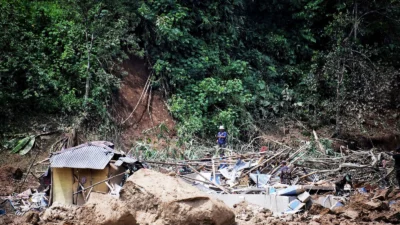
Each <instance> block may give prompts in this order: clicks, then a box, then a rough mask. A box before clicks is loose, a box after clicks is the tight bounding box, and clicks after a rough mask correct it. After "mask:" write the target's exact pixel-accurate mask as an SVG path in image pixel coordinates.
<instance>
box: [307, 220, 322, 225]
mask: <svg viewBox="0 0 400 225" xmlns="http://www.w3.org/2000/svg"><path fill="white" fill-rule="evenodd" d="M308 225H320V223H318V222H315V221H311V222H309V223H308Z"/></svg>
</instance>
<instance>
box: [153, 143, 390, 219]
mask: <svg viewBox="0 0 400 225" xmlns="http://www.w3.org/2000/svg"><path fill="white" fill-rule="evenodd" d="M316 140H317V142H316V143H314V144H312V143H311V142H302V143H301V145H300V146H298V147H297V148H293V147H289V146H286V145H284V144H281V143H276V145H274V146H269V147H266V146H264V147H262V148H261V150H260V151H259V152H247V153H245V154H236V153H235V152H232V151H230V152H229V151H225V152H229V153H228V154H227V155H224V156H218V157H211V155H210V154H209V155H208V157H205V158H202V159H199V160H182V161H177V162H156V161H146V163H147V164H151V165H152V166H153V168H154V169H157V168H158V169H159V170H160V171H163V172H166V173H173V174H176V175H177V176H179V177H180V178H182V179H184V180H186V181H187V182H188V183H191V184H192V185H195V186H196V187H197V188H199V189H200V190H202V191H204V192H206V193H208V194H211V195H213V196H214V197H215V198H218V199H221V200H222V201H224V202H225V203H226V204H227V205H228V206H231V207H233V205H234V204H237V203H238V202H240V201H243V200H244V201H246V202H248V203H252V204H255V205H258V206H261V207H264V208H267V209H269V210H271V211H272V212H273V213H274V214H275V215H281V214H294V213H297V212H302V211H305V210H306V209H308V208H310V207H311V204H312V203H318V204H321V205H323V206H324V207H327V208H329V209H333V208H335V207H342V206H344V205H345V204H346V202H347V201H348V196H349V194H350V192H354V191H357V189H355V188H354V187H356V186H362V185H363V184H366V183H368V184H369V183H376V184H377V185H376V187H377V186H378V185H380V187H381V188H385V187H386V186H387V185H388V184H389V180H388V175H389V174H390V173H391V172H392V171H393V164H391V163H387V161H388V160H387V159H388V158H389V155H387V154H385V153H382V152H379V153H375V152H374V150H370V151H352V150H349V149H347V148H344V147H342V148H341V152H340V153H335V152H330V151H328V150H326V149H324V147H323V145H322V144H321V143H320V142H319V141H318V139H317V138H316ZM216 155H218V154H216ZM282 162H285V163H284V164H282ZM282 170H284V171H285V173H282ZM351 178H352V180H350V179H351ZM340 183H342V186H343V187H342V189H343V190H342V189H340V190H338V187H340ZM345 184H346V185H345ZM363 190H364V189H360V191H363ZM364 191H365V190H364ZM315 193H318V194H331V195H330V196H327V197H325V196H324V197H321V198H320V199H316V200H313V201H311V197H310V194H315ZM338 194H339V195H341V196H340V197H338V196H333V195H338Z"/></svg>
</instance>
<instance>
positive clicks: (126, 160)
mask: <svg viewBox="0 0 400 225" xmlns="http://www.w3.org/2000/svg"><path fill="white" fill-rule="evenodd" d="M135 162H137V160H136V159H134V158H130V157H120V158H119V159H118V160H117V161H116V162H115V163H114V164H115V165H116V166H121V165H122V164H123V163H127V164H133V163H135Z"/></svg>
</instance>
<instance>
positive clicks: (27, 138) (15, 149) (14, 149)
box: [11, 137, 31, 154]
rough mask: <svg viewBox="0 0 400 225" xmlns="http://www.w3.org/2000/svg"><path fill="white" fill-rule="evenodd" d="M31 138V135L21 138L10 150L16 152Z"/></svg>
mask: <svg viewBox="0 0 400 225" xmlns="http://www.w3.org/2000/svg"><path fill="white" fill-rule="evenodd" d="M30 139H31V137H25V138H22V139H21V140H19V141H18V143H17V146H15V148H13V150H11V153H14V154H15V153H18V152H19V151H20V150H21V149H22V148H23V147H25V145H26V144H27V143H28V141H29V140H30Z"/></svg>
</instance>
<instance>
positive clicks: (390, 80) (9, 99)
mask: <svg viewBox="0 0 400 225" xmlns="http://www.w3.org/2000/svg"><path fill="white" fill-rule="evenodd" d="M399 7H400V1H398V0H340V1H336V0H335V1H334V0H266V1H261V0H247V1H246V0H148V1H142V0H137V1H136V0H135V1H132V0H53V1H49V0H48V1H43V0H33V1H32V0H1V1H0V30H1V34H0V87H1V88H0V106H1V107H0V116H1V117H4V118H5V117H10V116H12V115H13V114H15V113H17V112H28V111H33V110H34V111H41V112H46V113H64V114H79V113H82V112H85V115H86V119H87V120H91V119H99V118H100V119H107V118H108V117H109V114H108V113H107V110H108V108H109V105H110V103H111V99H112V95H113V94H114V92H115V90H117V89H118V87H119V81H120V79H121V78H122V77H123V76H125V75H126V73H125V72H124V71H123V70H122V69H121V66H120V65H121V63H122V62H123V60H127V59H129V57H133V56H135V57H141V58H145V59H146V61H147V62H148V63H149V67H151V70H152V74H153V75H152V86H151V88H152V89H155V90H159V91H161V92H162V93H163V94H164V95H165V97H166V98H167V99H168V104H169V107H170V111H171V113H172V115H173V116H174V117H175V118H176V119H177V121H178V122H179V125H178V128H177V129H178V133H179V135H180V136H181V137H182V138H185V137H191V136H193V135H196V136H200V137H206V136H208V135H211V134H213V133H214V132H215V129H216V127H217V126H218V125H220V124H223V125H225V126H226V127H227V129H228V130H229V132H230V138H237V139H241V138H244V137H245V136H246V135H248V134H249V133H251V132H257V131H258V130H263V129H266V128H265V124H266V122H268V121H271V120H275V119H279V118H280V119H282V118H288V119H295V120H299V121H303V122H305V123H306V124H308V125H310V126H321V125H323V124H335V126H336V132H337V133H340V131H341V127H340V124H341V120H342V118H343V115H344V114H346V113H351V114H353V115H358V114H360V113H362V111H377V112H379V111H381V110H384V109H398V108H399V104H400V97H399V94H398V92H399V83H400V79H399V78H400V77H399V73H398V69H399V66H400V60H399V58H400V54H398V52H399V50H400V8H399Z"/></svg>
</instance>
